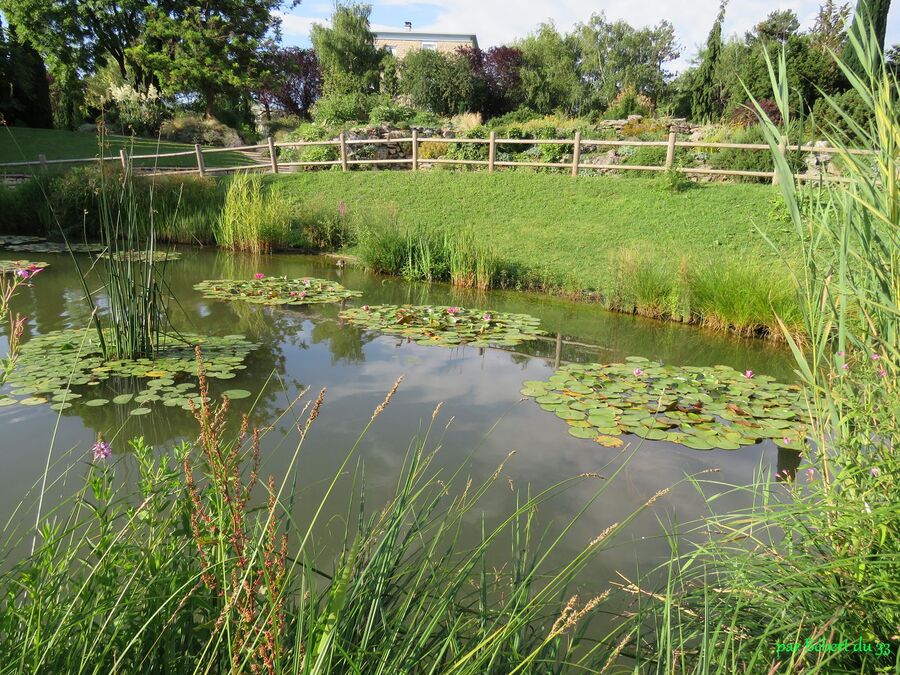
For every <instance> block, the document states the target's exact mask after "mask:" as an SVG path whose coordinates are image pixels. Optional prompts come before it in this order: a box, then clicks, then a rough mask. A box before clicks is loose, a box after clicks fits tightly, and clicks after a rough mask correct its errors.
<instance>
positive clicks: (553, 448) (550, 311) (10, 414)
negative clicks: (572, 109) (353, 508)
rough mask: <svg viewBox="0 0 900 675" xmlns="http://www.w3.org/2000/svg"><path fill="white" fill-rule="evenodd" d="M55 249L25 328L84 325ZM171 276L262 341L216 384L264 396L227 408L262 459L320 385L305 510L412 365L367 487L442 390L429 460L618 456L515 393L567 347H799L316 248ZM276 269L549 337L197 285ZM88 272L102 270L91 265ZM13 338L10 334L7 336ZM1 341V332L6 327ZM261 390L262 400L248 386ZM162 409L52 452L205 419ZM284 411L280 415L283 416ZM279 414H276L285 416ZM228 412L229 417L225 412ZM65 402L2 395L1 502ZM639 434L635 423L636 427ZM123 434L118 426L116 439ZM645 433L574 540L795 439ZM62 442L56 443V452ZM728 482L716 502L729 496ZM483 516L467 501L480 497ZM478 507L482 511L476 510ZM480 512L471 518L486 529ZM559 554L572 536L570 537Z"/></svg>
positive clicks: (71, 426) (185, 301) (185, 322)
mask: <svg viewBox="0 0 900 675" xmlns="http://www.w3.org/2000/svg"><path fill="white" fill-rule="evenodd" d="M42 259H46V260H47V261H48V262H50V263H51V267H49V268H48V269H47V271H46V272H45V273H43V274H41V275H40V277H38V279H37V280H36V281H35V284H34V285H33V286H32V287H29V288H26V289H24V290H23V293H22V295H21V297H20V298H19V299H18V300H17V303H16V307H15V309H16V310H17V311H20V312H22V313H23V314H27V315H28V317H29V321H28V328H27V332H26V339H27V338H28V337H31V336H33V335H35V334H39V333H46V332H48V331H51V330H59V329H62V328H70V327H84V326H86V325H88V320H89V314H88V311H87V309H86V307H85V304H84V302H83V298H82V295H83V294H82V291H81V286H80V283H79V281H78V278H77V276H76V274H75V270H74V267H73V265H72V263H71V261H70V260H68V258H67V257H66V256H54V255H50V256H42ZM168 272H169V277H170V283H171V287H172V288H173V289H174V292H175V295H176V297H175V299H174V300H173V302H172V305H171V308H172V314H171V319H172V322H173V324H174V326H175V327H176V328H177V329H178V330H181V331H186V332H194V333H206V334H211V335H229V334H235V333H240V334H243V335H245V336H247V337H248V338H249V339H251V340H253V341H256V342H258V343H259V344H260V345H261V346H260V347H259V348H258V349H256V350H254V351H253V352H252V353H251V354H250V355H249V357H248V359H247V361H246V365H247V368H246V369H245V370H241V371H238V372H237V376H236V377H235V378H234V379H232V380H227V381H225V383H224V384H223V383H215V382H214V383H213V386H215V387H217V389H214V391H213V393H214V394H215V393H218V392H219V391H221V390H224V389H235V388H239V389H246V390H249V391H251V392H253V393H254V397H251V398H247V399H242V400H239V401H234V402H233V404H232V405H233V415H234V417H235V418H237V416H239V415H240V414H242V413H249V414H250V415H251V417H252V420H253V421H254V423H255V424H259V425H270V424H274V425H275V426H274V429H273V430H272V432H271V433H270V434H269V435H267V436H266V438H265V442H264V447H263V461H264V467H263V471H264V472H266V473H273V474H275V475H276V476H278V475H282V474H283V472H284V471H285V470H286V469H287V465H288V463H289V461H290V457H291V449H292V448H293V446H294V444H295V442H296V429H295V416H294V413H293V412H288V414H286V415H284V417H281V418H280V416H282V415H283V414H284V413H285V410H286V409H287V408H288V406H289V404H290V402H291V401H293V400H294V399H295V398H296V397H297V396H298V394H300V393H301V392H302V391H303V390H304V389H306V388H307V387H309V388H310V390H311V392H318V391H319V390H320V389H322V388H325V389H326V390H327V393H326V404H325V406H324V408H323V410H322V413H321V415H320V418H319V419H318V420H317V422H316V425H315V426H314V427H313V429H312V431H311V433H310V435H309V437H308V439H307V443H306V444H305V446H304V449H303V452H302V454H301V458H300V466H299V472H300V473H299V475H300V476H301V482H302V484H303V485H304V490H303V491H302V493H301V495H300V497H299V498H298V502H297V506H296V508H297V511H298V513H304V512H306V511H308V510H311V507H312V505H314V504H316V502H317V500H318V498H319V497H321V495H322V493H323V491H324V489H325V488H324V482H323V481H324V480H325V479H327V478H330V477H331V476H332V475H333V473H334V472H335V471H337V470H338V469H339V467H340V466H341V462H342V461H343V460H344V457H345V453H346V452H347V451H348V450H349V449H350V448H351V447H353V445H354V443H355V442H356V440H357V438H358V435H359V433H360V431H361V429H362V428H363V427H364V426H365V424H366V423H367V422H368V420H369V418H370V416H371V414H372V411H373V410H374V408H375V407H376V406H377V405H378V404H379V403H380V402H381V401H382V399H383V397H384V394H385V392H386V391H387V390H388V389H389V388H390V386H391V385H392V383H393V382H394V381H395V380H396V379H397V377H399V376H400V375H404V376H405V381H404V384H403V386H402V387H401V389H400V390H399V392H398V393H397V395H396V397H395V399H394V401H393V402H392V404H391V406H390V407H389V408H388V409H387V410H386V411H385V413H384V414H383V415H382V416H381V417H380V418H379V419H378V421H377V424H376V425H375V427H374V428H373V429H372V431H371V432H370V433H369V434H368V435H367V436H366V437H365V438H364V439H363V440H362V441H361V442H360V445H359V453H360V454H359V460H361V461H362V462H364V463H365V467H366V476H367V500H368V501H369V502H370V503H371V504H379V503H381V502H382V501H383V500H384V499H385V498H386V497H387V496H388V495H389V494H390V492H391V490H392V489H393V486H394V484H395V481H396V477H397V474H398V472H399V469H400V467H401V466H402V463H403V458H404V456H405V453H406V450H407V448H408V446H409V443H410V439H411V438H412V437H413V436H414V435H415V434H416V433H417V432H418V431H419V430H420V429H422V428H423V427H424V426H425V425H427V423H428V422H429V421H430V419H431V415H432V411H433V410H434V408H435V406H436V405H437V403H438V402H443V403H444V408H443V415H442V418H441V420H442V422H441V424H442V425H443V424H446V423H447V421H449V420H451V419H452V423H450V427H449V429H448V430H447V431H446V432H443V431H442V432H441V438H440V439H439V440H438V439H437V438H435V443H438V442H439V443H440V445H441V452H440V453H439V454H438V458H437V460H436V465H435V467H436V468H443V469H445V470H447V471H451V470H454V469H456V468H457V467H458V466H459V465H460V464H461V463H463V462H466V461H467V462H469V464H470V468H469V471H470V472H471V473H472V474H473V476H476V477H478V478H481V479H483V478H484V477H485V476H488V475H491V474H492V473H493V472H494V470H495V469H496V467H497V466H498V465H499V464H500V463H501V462H502V461H503V459H504V458H506V457H507V455H508V454H509V453H510V452H511V451H513V450H515V451H516V454H515V455H514V456H513V458H512V459H511V461H510V462H509V463H508V464H507V465H506V467H505V469H504V473H503V477H504V478H508V479H509V481H511V484H512V485H513V486H520V487H522V488H523V489H524V488H525V486H528V485H532V486H533V488H534V489H541V488H543V487H547V486H549V485H550V484H553V483H556V482H558V481H559V480H561V479H563V478H566V477H569V476H572V475H574V474H580V473H584V472H595V471H597V470H598V467H601V466H603V465H605V464H607V463H609V462H611V461H621V457H622V455H621V454H620V451H618V450H611V449H606V448H603V447H600V446H599V445H597V444H596V443H593V442H592V441H585V440H579V439H575V438H572V437H570V436H569V435H568V434H567V433H566V429H567V427H566V425H565V423H564V422H562V421H561V420H559V419H557V418H555V417H554V416H553V415H550V414H548V413H546V412H545V411H543V410H541V409H540V408H539V407H538V406H537V405H536V404H535V403H534V402H533V401H530V400H529V401H523V400H521V396H520V394H519V390H520V389H521V384H522V382H523V381H524V380H531V379H544V378H546V377H548V376H549V375H550V374H552V372H553V370H554V369H555V367H557V366H558V365H559V364H561V363H565V362H571V361H574V362H587V361H596V360H600V361H614V360H621V359H623V358H624V357H626V356H630V355H639V356H645V357H647V358H651V359H654V360H658V361H662V362H664V363H671V364H682V365H716V364H719V363H722V364H725V365H730V366H732V367H734V368H736V369H739V370H746V369H752V370H754V371H756V372H758V373H765V374H770V375H773V376H775V377H777V378H779V379H786V378H789V377H790V376H791V366H790V357H789V355H788V354H787V353H786V352H785V351H784V350H781V349H779V348H777V347H776V346H774V345H769V344H765V343H760V342H752V341H742V340H735V339H730V338H725V337H723V336H720V335H716V334H712V333H708V332H704V331H700V330H696V329H693V328H690V327H685V326H679V325H675V324H663V323H658V322H654V321H648V320H643V319H640V318H638V317H630V316H621V315H614V314H609V313H607V312H604V311H603V310H601V309H600V308H598V307H594V306H590V305H584V304H573V303H570V302H566V301H563V300H559V299H554V298H547V297H544V296H539V295H527V294H516V293H507V292H497V293H495V292H492V293H478V292H474V291H467V290H463V289H453V288H450V287H447V286H441V285H432V286H429V285H426V284H408V283H405V282H403V281H400V280H398V279H392V278H383V277H377V276H373V275H368V274H365V273H364V272H362V271H360V270H356V269H349V268H347V269H344V270H339V269H337V268H335V267H333V266H332V265H330V264H328V263H326V262H325V261H323V260H321V259H318V258H311V257H304V256H286V255H279V256H271V257H267V258H253V257H250V256H233V255H229V254H224V253H222V252H218V251H205V250H184V251H183V258H182V259H181V260H180V261H178V262H175V263H171V264H170V265H169V267H168ZM256 272H262V273H265V274H267V275H290V276H318V277H322V278H328V279H335V280H338V279H339V280H340V281H341V283H343V284H344V285H346V286H347V287H348V288H353V289H355V290H360V291H362V292H363V293H364V298H365V302H367V303H369V304H382V303H391V304H404V303H411V304H433V305H461V306H470V307H484V308H486V309H488V308H489V309H492V310H495V311H503V312H524V313H529V314H532V315H534V316H537V317H539V318H540V319H541V321H542V326H543V328H544V330H546V331H547V332H548V335H547V336H546V338H545V339H541V340H536V341H532V342H526V343H523V344H521V345H518V346H516V347H515V348H513V349H512V350H508V351H504V350H498V349H479V348H472V347H465V346H462V347H458V348H455V349H447V348H441V347H429V346H422V345H418V344H415V343H409V342H407V341H405V340H403V339H402V338H398V337H395V336H386V335H380V334H377V333H374V332H372V331H367V330H364V329H360V328H356V327H352V326H348V325H346V324H344V323H343V322H341V321H340V320H339V318H338V311H339V308H338V307H336V306H312V307H304V308H286V309H285V308H270V307H264V306H260V305H251V304H246V303H226V302H218V301H212V300H206V299H204V298H202V297H201V296H200V295H199V293H197V292H196V291H194V290H193V285H194V284H195V283H197V282H199V281H202V280H203V279H209V278H229V277H232V278H248V277H250V276H252V275H253V274H254V273H256ZM89 285H91V287H96V286H97V285H99V282H98V281H97V280H96V279H93V280H89ZM2 342H3V341H2V340H0V343H2ZM0 348H5V345H3V344H0ZM98 386H100V387H104V391H103V397H104V398H112V397H113V396H116V395H118V394H122V393H136V391H137V390H138V389H139V387H140V384H139V383H138V382H135V381H130V380H125V381H122V380H120V381H118V382H109V383H103V384H101V385H98ZM257 393H259V394H260V398H259V400H258V401H257V402H256V404H255V406H254V401H255V394H257ZM155 405H156V406H158V407H157V409H156V410H155V411H154V414H153V415H146V416H142V417H133V416H130V415H127V414H126V412H125V410H124V409H123V408H121V407H119V406H115V405H109V406H104V407H99V408H88V407H85V406H83V405H74V406H73V407H72V408H69V409H67V410H65V411H64V412H63V413H62V415H61V417H60V419H59V427H58V429H57V430H56V431H55V438H56V444H55V446H54V453H58V452H60V451H62V450H65V449H68V448H78V449H79V451H81V452H83V451H85V450H86V448H87V447H88V446H89V445H90V443H92V442H93V440H94V439H95V437H96V435H97V434H98V433H102V434H104V436H105V437H107V438H110V437H115V438H116V439H117V440H121V441H124V439H127V438H129V437H131V436H134V435H143V436H144V437H145V438H146V439H147V440H148V441H149V442H151V443H152V444H155V445H157V446H162V445H164V444H166V443H168V442H171V441H174V440H176V439H181V438H190V437H192V436H193V435H194V434H195V433H196V428H195V423H194V421H193V419H192V418H191V415H190V413H189V412H188V411H184V410H182V409H180V408H178V407H174V408H166V407H161V406H160V404H159V403H157V404H155ZM279 418H280V419H279ZM276 420H278V421H277V422H276ZM233 422H234V420H233ZM56 424H57V414H56V413H55V412H54V411H52V410H50V409H49V408H48V407H47V406H36V407H31V408H24V407H21V406H10V407H6V408H0V428H2V431H3V433H2V434H0V447H2V449H3V451H4V454H3V456H2V460H0V461H2V462H3V469H4V470H3V471H2V472H0V512H2V513H9V512H11V509H12V507H13V505H14V504H15V502H16V501H17V500H18V498H19V497H20V496H21V494H22V491H23V486H25V485H30V484H31V483H32V482H33V481H34V479H35V478H36V477H37V476H39V475H40V473H41V471H42V470H43V467H44V463H45V461H46V458H47V448H48V447H49V446H50V442H51V439H52V438H54V427H55V426H56ZM629 440H630V441H631V442H632V443H635V442H636V441H635V439H629ZM114 447H115V450H116V451H117V452H122V451H124V447H123V445H122V444H121V443H117V444H116V445H114ZM631 447H632V448H635V447H636V448H637V449H636V452H635V454H634V457H633V458H632V460H631V462H630V463H629V465H628V466H627V467H626V469H625V471H624V473H623V474H622V476H621V478H620V479H619V480H617V481H616V482H615V484H614V485H611V486H610V487H609V488H608V492H607V493H606V495H604V497H603V499H602V500H601V501H600V502H598V503H597V504H596V505H595V508H592V509H591V511H590V512H589V513H588V514H586V515H585V517H584V518H583V519H582V520H581V521H579V523H578V524H577V525H576V527H575V528H574V529H573V533H572V542H573V546H576V545H581V544H583V543H585V542H587V541H590V540H591V539H593V538H594V537H596V536H597V534H598V533H599V532H601V531H603V529H605V528H606V527H607V526H608V525H610V524H611V523H612V522H615V521H617V520H623V519H624V518H625V517H627V516H628V514H630V513H631V512H632V511H633V510H634V509H635V508H636V507H637V506H639V505H640V504H642V503H643V502H644V501H645V500H646V499H647V498H649V497H650V496H651V495H653V494H654V493H655V492H656V491H658V490H660V489H662V488H665V487H668V486H670V485H672V484H673V483H675V482H677V481H678V480H679V479H680V477H682V476H684V475H685V474H687V473H696V472H699V471H704V470H707V469H710V468H719V469H720V470H721V474H719V476H718V477H719V478H720V479H721V480H723V481H729V480H732V481H737V482H741V481H746V480H748V479H749V478H750V477H751V476H752V475H753V473H754V471H755V470H756V469H757V468H759V466H760V465H761V464H762V465H768V466H777V468H778V469H779V470H784V469H788V471H789V472H793V471H795V470H796V455H795V454H794V453H783V452H777V451H776V449H775V448H774V446H772V445H771V444H765V445H759V446H756V447H752V448H742V449H741V450H740V451H735V452H727V451H711V452H697V451H693V450H690V449H688V448H685V447H682V446H679V445H673V444H670V443H665V442H655V443H653V442H649V443H645V444H642V445H640V446H636V445H632V446H631ZM55 456H57V455H54V457H55ZM501 483H502V484H501V485H498V486H497V488H496V490H494V491H493V492H492V493H491V495H490V499H489V500H488V501H487V502H486V503H485V508H486V509H487V516H488V517H491V516H498V515H499V514H501V513H504V512H506V511H507V510H508V509H509V507H510V505H511V504H512V503H513V501H514V499H515V495H514V493H513V492H511V491H510V490H509V489H508V487H507V485H509V484H510V483H506V482H505V481H501ZM596 487H597V486H596V485H595V484H594V485H592V484H591V483H590V482H588V483H585V484H582V485H579V486H577V487H575V488H573V489H572V491H571V492H570V493H569V495H568V497H567V498H566V499H564V500H558V502H557V503H555V504H554V505H553V507H552V508H549V509H548V510H545V511H544V512H543V513H542V514H540V515H541V519H542V522H543V523H545V524H546V526H547V527H548V528H550V529H551V530H552V529H553V528H554V527H559V526H560V524H561V523H564V522H565V521H566V520H567V519H568V518H570V517H572V516H573V515H574V514H576V513H577V512H578V510H579V509H580V508H581V507H582V506H583V504H584V503H585V500H586V499H588V498H590V496H591V495H592V494H593V491H594V490H595V489H596ZM349 496H350V488H349V485H348V484H343V483H342V484H341V485H340V486H339V489H338V491H337V493H336V494H335V495H334V497H333V501H332V502H331V503H332V504H333V508H334V511H335V513H339V512H343V511H344V510H345V507H346V501H345V500H346V499H348V498H349ZM739 498H740V497H731V498H729V499H726V500H722V502H721V506H720V508H727V507H729V506H730V505H734V500H735V499H739ZM703 508H704V502H703V499H702V498H701V496H700V495H698V494H697V493H696V491H694V490H693V489H692V488H689V487H687V486H682V487H680V488H678V489H677V490H675V491H674V492H673V493H672V494H670V495H668V496H667V497H666V498H665V499H662V500H660V502H659V503H658V504H657V505H655V508H654V510H653V511H652V512H648V513H646V514H643V515H642V516H641V517H640V518H639V519H638V520H637V521H636V522H635V523H634V525H633V526H632V527H631V528H630V530H629V533H630V534H629V535H628V536H629V537H630V538H629V539H628V540H627V541H623V543H622V544H619V545H617V546H616V547H614V548H613V549H611V550H610V551H609V552H608V553H607V555H606V556H605V558H604V560H603V562H602V567H603V569H602V570H601V571H600V572H599V573H598V574H599V575H600V576H601V577H604V576H609V575H611V574H612V571H613V570H616V569H625V568H628V569H631V568H633V563H634V560H635V557H640V559H641V561H642V566H649V565H651V564H653V563H654V561H655V562H661V561H662V560H664V559H665V557H666V556H667V555H668V549H667V545H666V542H665V540H664V539H662V538H660V536H659V535H660V526H659V521H658V520H657V518H662V519H663V520H672V521H673V522H674V521H678V522H684V521H685V520H687V519H690V518H693V517H696V516H697V515H698V514H700V513H702V512H703ZM473 517H475V516H474V514H473ZM476 524H477V523H475V522H473V526H474V525H476ZM477 529H478V528H477V527H473V528H472V530H473V532H474V531H477ZM560 553H561V554H565V553H566V551H565V549H563V550H561V551H560Z"/></svg>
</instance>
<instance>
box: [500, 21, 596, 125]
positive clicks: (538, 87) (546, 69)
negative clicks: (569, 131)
mask: <svg viewBox="0 0 900 675" xmlns="http://www.w3.org/2000/svg"><path fill="white" fill-rule="evenodd" d="M515 46H516V47H518V48H519V49H520V50H521V52H522V68H521V71H520V72H521V77H522V91H523V95H524V98H525V103H526V105H527V106H528V107H530V108H531V109H532V110H534V111H535V112H538V113H541V114H543V115H546V114H549V113H552V112H554V111H555V110H561V111H563V112H565V113H567V114H573V113H576V112H577V111H578V110H579V108H580V104H581V101H582V98H583V94H584V88H583V85H582V82H581V78H579V76H578V67H577V54H578V50H577V49H576V47H575V45H574V44H573V41H572V40H567V39H566V38H565V37H564V36H562V35H560V33H559V32H558V31H557V30H556V27H555V26H554V25H553V24H552V23H543V24H541V25H540V27H539V28H538V31H537V33H534V34H532V35H529V36H528V37H527V38H525V39H524V40H522V41H520V42H519V43H518V44H517V45H515Z"/></svg>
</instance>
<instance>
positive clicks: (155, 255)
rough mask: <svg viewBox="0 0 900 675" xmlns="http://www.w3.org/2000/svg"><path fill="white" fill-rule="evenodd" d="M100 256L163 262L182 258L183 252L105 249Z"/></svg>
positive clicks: (114, 258) (130, 260)
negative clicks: (111, 250) (113, 250)
mask: <svg viewBox="0 0 900 675" xmlns="http://www.w3.org/2000/svg"><path fill="white" fill-rule="evenodd" d="M100 257H101V258H103V259H105V260H117V261H128V262H140V263H146V262H154V263H162V262H170V261H174V260H180V259H181V254H180V253H179V252H178V251H115V252H113V253H110V252H109V251H104V252H103V253H101V254H100Z"/></svg>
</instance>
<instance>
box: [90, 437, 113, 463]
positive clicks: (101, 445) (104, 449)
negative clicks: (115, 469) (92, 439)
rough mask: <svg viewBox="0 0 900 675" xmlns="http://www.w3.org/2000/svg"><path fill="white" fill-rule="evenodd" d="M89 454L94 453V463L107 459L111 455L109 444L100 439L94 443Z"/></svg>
mask: <svg viewBox="0 0 900 675" xmlns="http://www.w3.org/2000/svg"><path fill="white" fill-rule="evenodd" d="M91 452H93V453H94V461H95V462H96V461H99V460H101V459H106V458H107V457H109V456H110V455H111V454H112V447H110V445H109V443H107V442H106V441H104V440H102V439H101V440H99V441H97V442H96V443H94V445H93V447H92V448H91Z"/></svg>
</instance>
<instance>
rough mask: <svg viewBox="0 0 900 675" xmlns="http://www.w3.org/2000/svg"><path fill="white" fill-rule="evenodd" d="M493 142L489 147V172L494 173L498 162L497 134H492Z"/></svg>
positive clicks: (494, 132)
mask: <svg viewBox="0 0 900 675" xmlns="http://www.w3.org/2000/svg"><path fill="white" fill-rule="evenodd" d="M490 138H491V142H490V145H489V146H488V172H493V170H494V162H496V161H497V132H496V131H492V132H491V137H490Z"/></svg>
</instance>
